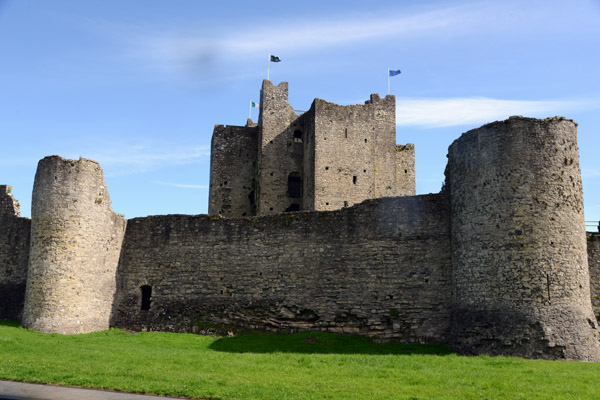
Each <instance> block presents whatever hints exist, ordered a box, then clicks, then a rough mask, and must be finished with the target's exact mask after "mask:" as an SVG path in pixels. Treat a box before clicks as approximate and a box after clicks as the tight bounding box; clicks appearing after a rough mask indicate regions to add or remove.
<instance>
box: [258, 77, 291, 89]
mask: <svg viewBox="0 0 600 400" xmlns="http://www.w3.org/2000/svg"><path fill="white" fill-rule="evenodd" d="M262 87H263V88H265V87H271V88H279V89H285V90H287V88H288V82H286V81H281V82H279V84H277V85H275V84H274V83H273V82H272V81H270V80H268V79H263V83H262Z"/></svg>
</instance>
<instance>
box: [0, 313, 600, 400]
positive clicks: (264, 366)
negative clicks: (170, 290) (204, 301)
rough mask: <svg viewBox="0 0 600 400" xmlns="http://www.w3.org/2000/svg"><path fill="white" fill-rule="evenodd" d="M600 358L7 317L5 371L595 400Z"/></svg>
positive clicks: (213, 386) (208, 384)
mask: <svg viewBox="0 0 600 400" xmlns="http://www.w3.org/2000/svg"><path fill="white" fill-rule="evenodd" d="M599 374H600V364H586V363H576V362H549V361H532V360H521V359H517V358H505V357H493V358H491V357H464V356H458V355H456V354H452V353H451V352H450V351H448V349H446V348H445V347H443V346H408V345H401V344H398V343H388V344H374V343H370V342H368V341H366V340H363V339H359V338H355V337H347V336H339V335H331V334H323V333H303V334H297V335H246V336H238V337H233V338H222V339H217V338H215V337H208V336H198V335H191V334H173V333H139V334H129V333H125V332H122V331H119V330H110V331H105V332H98V333H92V334H87V335H76V336H61V335H55V334H42V333H38V332H33V331H28V330H25V329H22V328H19V327H18V326H17V325H15V324H11V323H0V379H10V380H22V381H31V382H52V383H60V384H64V385H74V386H88V387H98V388H107V389H118V390H123V391H130V392H140V393H158V394H165V395H175V396H188V397H197V398H219V399H278V400H279V399H375V398H376V399H434V398H435V399H444V398H447V399H558V398H564V399H579V398H581V399H592V398H600V384H598V383H597V377H598V375H599Z"/></svg>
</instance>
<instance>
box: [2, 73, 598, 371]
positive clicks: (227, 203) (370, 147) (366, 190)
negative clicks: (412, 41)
mask: <svg viewBox="0 0 600 400" xmlns="http://www.w3.org/2000/svg"><path fill="white" fill-rule="evenodd" d="M287 95H288V86H287V83H285V82H284V83H281V84H280V85H279V86H274V85H273V84H272V83H271V82H269V81H264V82H263V86H262V90H261V108H260V116H259V121H258V123H257V124H254V123H252V121H248V123H247V124H246V126H243V127H238V126H223V125H217V126H216V127H215V130H214V133H213V139H212V157H211V172H210V193H209V195H210V199H209V214H208V215H161V216H149V217H143V218H133V219H129V220H125V218H124V217H123V216H122V215H120V214H116V213H114V212H113V210H112V208H111V206H110V197H109V194H108V190H107V187H106V185H105V182H104V177H103V174H102V170H101V168H100V166H99V165H98V163H96V162H94V161H92V160H88V159H80V160H78V161H75V160H66V159H63V158H61V157H58V156H50V157H46V158H44V159H42V160H41V161H40V162H39V165H38V169H37V173H36V176H35V183H34V188H33V199H32V213H31V220H29V219H26V218H21V217H20V214H19V206H18V203H17V202H16V200H15V199H14V198H13V196H12V194H11V193H10V190H11V188H10V186H6V185H4V186H0V319H12V320H19V321H21V322H22V324H23V326H25V327H28V328H33V329H36V330H40V331H44V332H58V333H66V334H73V333H84V332H92V331H98V330H103V329H107V328H108V327H110V326H114V327H119V328H127V329H133V330H162V331H177V332H197V331H199V330H204V329H206V328H207V327H215V326H227V327H231V326H238V327H245V328H254V329H261V330H270V331H291V332H295V331H299V330H319V331H329V332H338V333H349V334H355V335H362V336H368V337H373V338H377V339H395V340H400V341H404V342H422V343H430V342H438V343H448V344H449V345H450V346H451V347H452V348H454V349H456V350H457V351H460V352H463V353H467V354H492V355H499V354H502V355H516V356H522V357H529V358H544V359H566V360H581V361H600V341H599V340H600V336H599V334H600V331H599V329H598V322H597V316H600V236H599V234H594V233H587V234H586V232H585V225H584V215H583V198H582V187H581V172H580V167H579V155H578V147H577V132H576V130H577V128H576V127H577V124H576V123H575V122H573V121H571V120H568V119H565V118H559V117H555V118H548V119H544V120H538V119H532V118H523V117H511V118H509V119H508V120H505V121H500V122H493V123H490V124H487V125H484V126H482V127H481V128H478V129H474V130H471V131H469V132H466V133H464V134H463V135H462V136H460V137H459V138H458V139H457V140H455V141H454V143H452V144H451V145H450V147H449V149H448V165H447V167H446V171H445V176H446V180H445V184H444V186H443V188H442V190H441V191H440V193H437V194H428V195H419V196H416V195H415V170H414V146H413V145H411V144H407V145H396V143H395V138H396V133H395V98H394V97H393V96H386V97H385V98H380V97H379V96H377V95H372V96H371V98H370V100H369V101H367V102H366V103H365V104H364V105H353V106H339V105H335V104H332V103H328V102H326V101H323V100H320V99H315V101H314V102H313V104H312V106H311V108H310V110H308V111H307V112H305V113H303V114H302V115H297V114H296V113H295V112H294V110H293V109H292V108H291V106H290V104H289V103H288V101H287Z"/></svg>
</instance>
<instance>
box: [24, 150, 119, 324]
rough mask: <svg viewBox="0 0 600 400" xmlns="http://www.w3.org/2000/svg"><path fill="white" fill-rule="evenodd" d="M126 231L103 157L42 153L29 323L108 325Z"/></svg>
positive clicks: (27, 296) (35, 209) (34, 213)
mask: <svg viewBox="0 0 600 400" xmlns="http://www.w3.org/2000/svg"><path fill="white" fill-rule="evenodd" d="M124 230H125V219H124V218H123V216H122V215H120V214H115V213H113V211H112V209H111V206H110V198H109V195H108V191H107V190H106V185H105V183H104V176H103V174H102V169H101V168H100V165H98V163H97V162H95V161H92V160H87V159H83V158H82V159H80V160H78V161H75V160H65V159H63V158H61V157H58V156H50V157H46V158H44V159H42V160H41V161H40V162H39V164H38V169H37V172H36V175H35V182H34V187H33V199H32V205H31V247H30V256H29V270H28V277H27V289H26V293H25V306H24V310H23V326H25V327H27V328H32V329H36V330H39V331H42V332H54V333H63V334H74V333H86V332H93V331H98V330H104V329H108V327H109V318H110V312H111V307H112V302H113V297H114V293H115V275H116V270H117V264H118V261H119V254H120V249H121V243H122V240H123V234H124Z"/></svg>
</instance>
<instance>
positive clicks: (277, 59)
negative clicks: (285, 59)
mask: <svg viewBox="0 0 600 400" xmlns="http://www.w3.org/2000/svg"><path fill="white" fill-rule="evenodd" d="M269 61H271V62H281V58H279V57H278V56H274V55H272V54H271V59H270V60H269Z"/></svg>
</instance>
